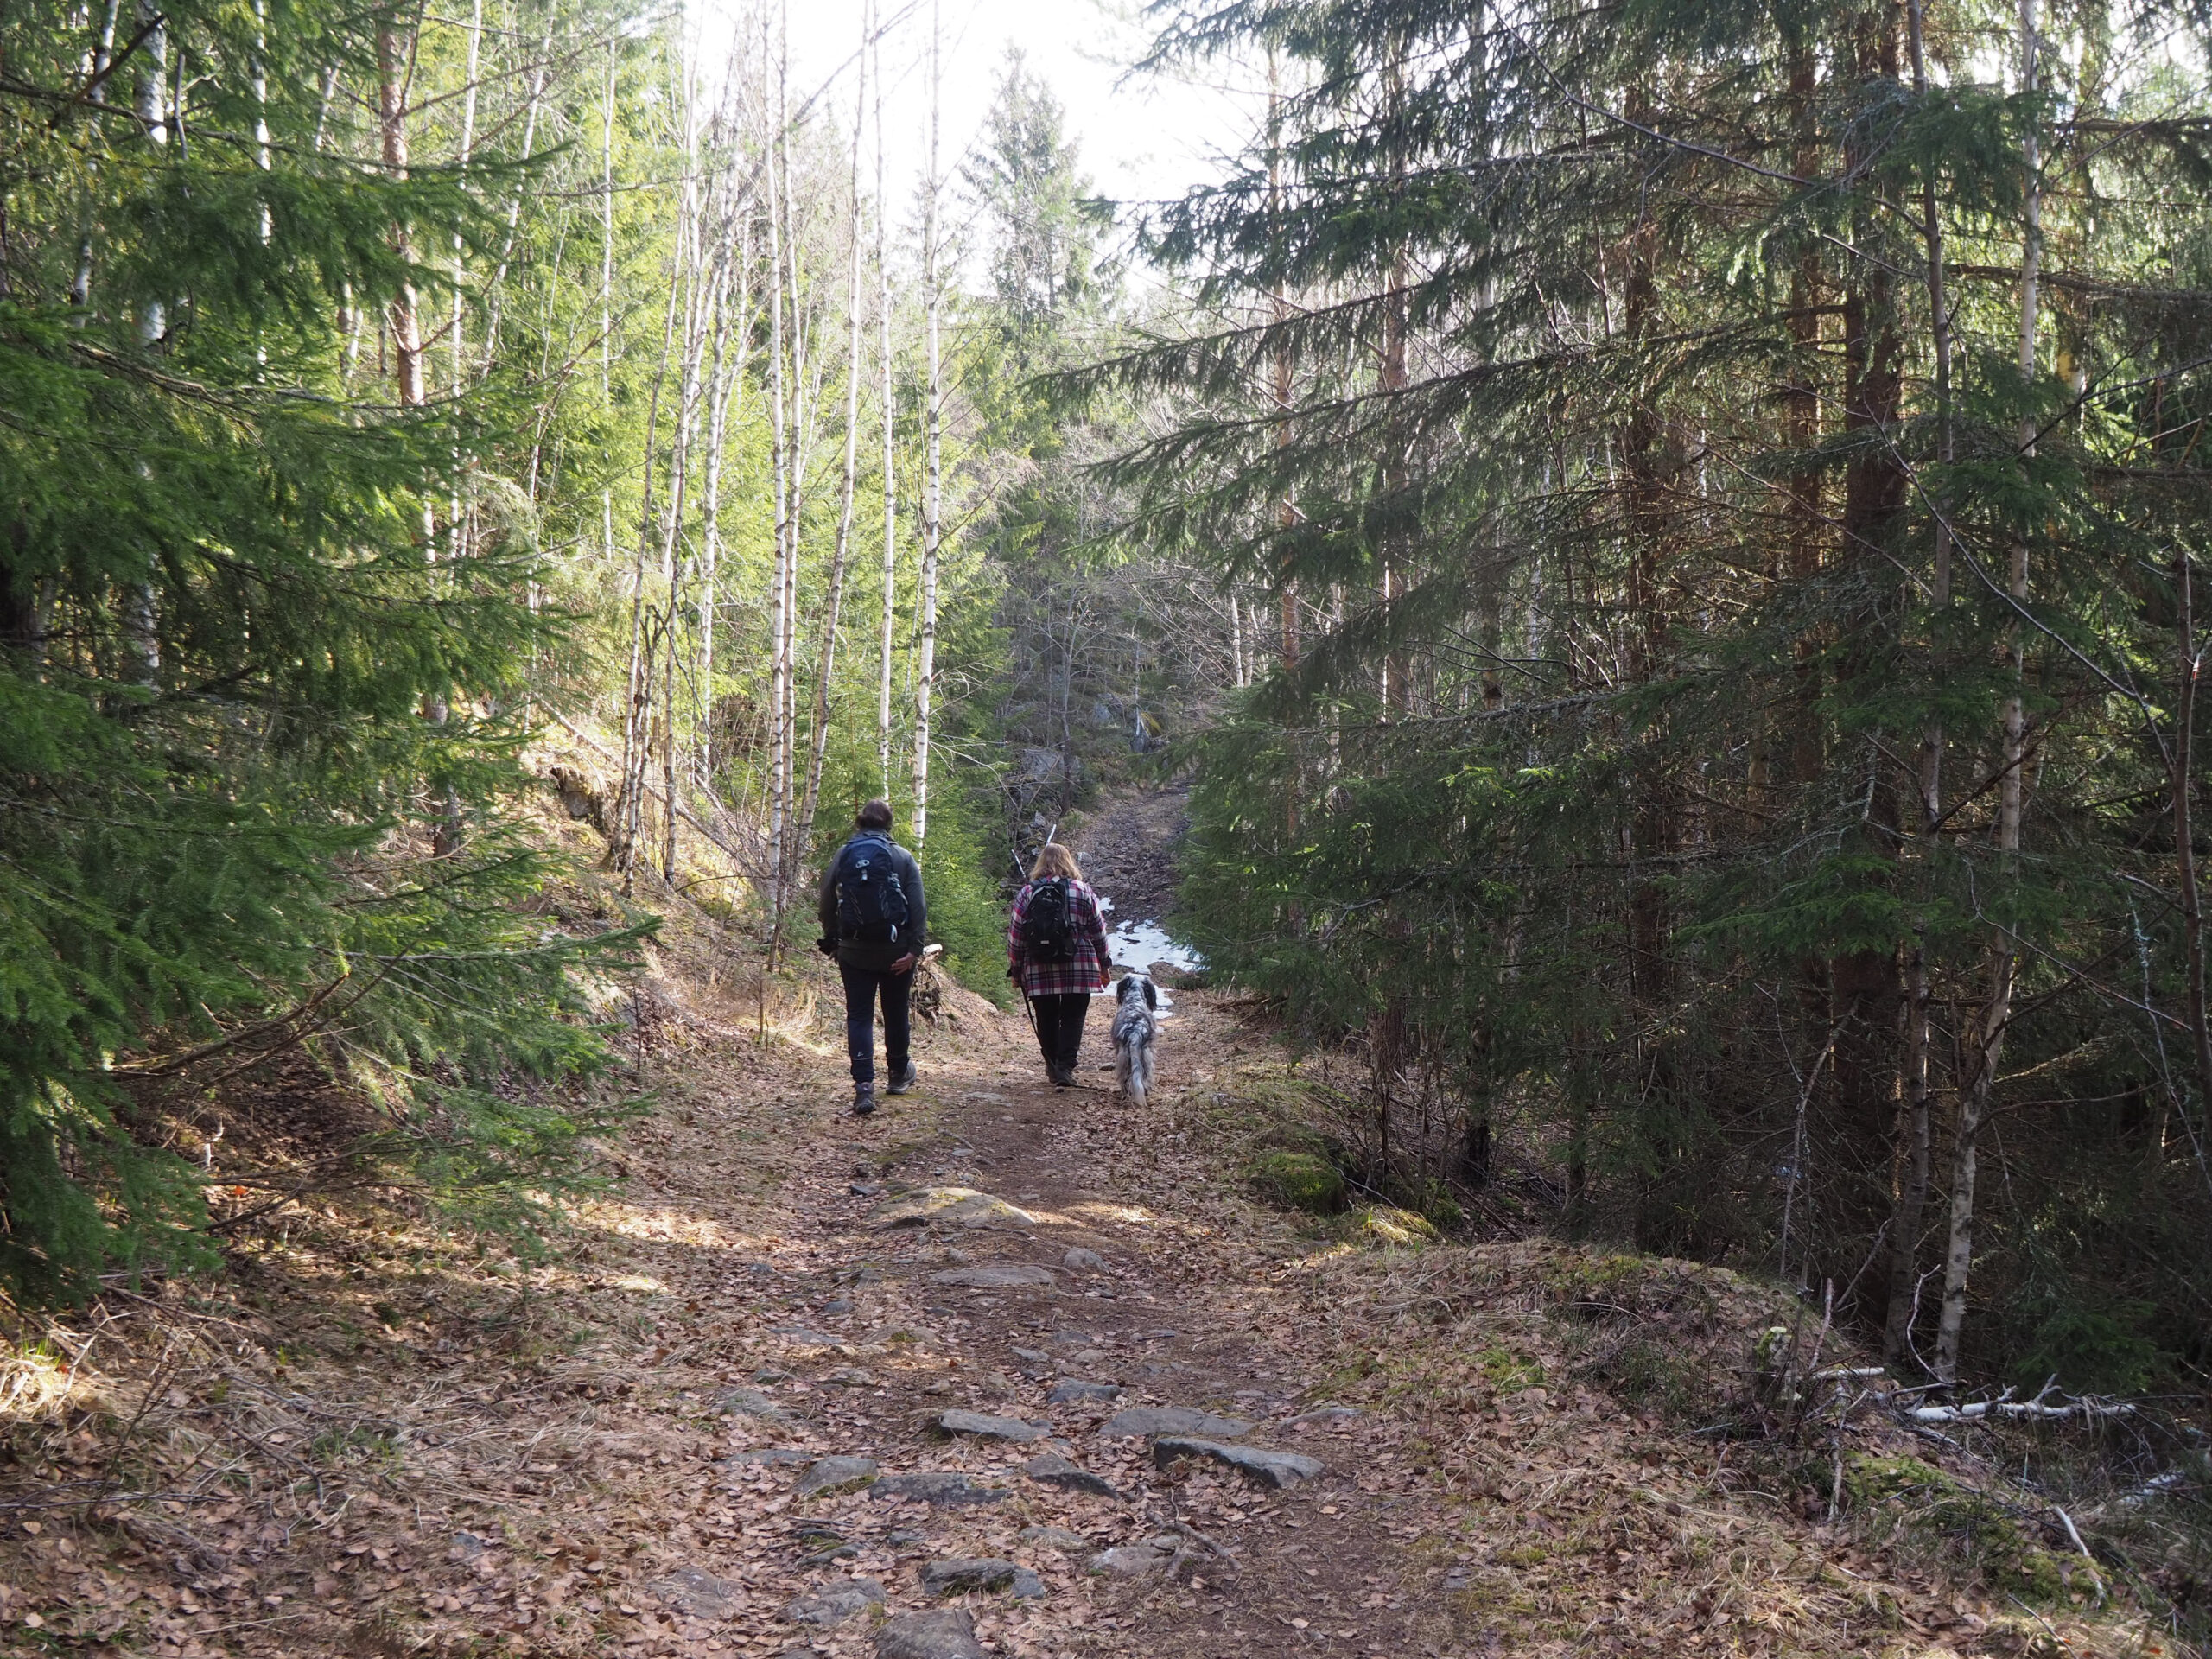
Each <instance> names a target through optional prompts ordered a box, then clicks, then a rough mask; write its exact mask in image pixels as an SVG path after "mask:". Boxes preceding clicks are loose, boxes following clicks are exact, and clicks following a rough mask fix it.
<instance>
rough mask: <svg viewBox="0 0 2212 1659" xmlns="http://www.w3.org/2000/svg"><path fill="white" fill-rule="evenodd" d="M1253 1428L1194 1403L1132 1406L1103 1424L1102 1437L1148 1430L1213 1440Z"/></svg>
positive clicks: (1121, 1437)
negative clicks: (1199, 1408) (1200, 1408)
mask: <svg viewBox="0 0 2212 1659" xmlns="http://www.w3.org/2000/svg"><path fill="white" fill-rule="evenodd" d="M1251 1432H1252V1425H1251V1424H1250V1422H1249V1421H1246V1420H1245V1419H1244V1418H1242V1417H1217V1416H1215V1415H1214V1414H1213V1413H1211V1412H1210V1411H1200V1410H1198V1408H1196V1407H1194V1406H1131V1407H1129V1408H1127V1409H1126V1410H1122V1411H1117V1412H1116V1413H1115V1414H1113V1415H1112V1416H1111V1417H1109V1418H1108V1419H1107V1420H1106V1421H1105V1423H1104V1424H1103V1426H1102V1427H1100V1429H1099V1431H1098V1433H1099V1435H1100V1436H1101V1438H1103V1439H1105V1440H1135V1439H1137V1438H1138V1437H1140V1436H1141V1435H1146V1434H1202V1435H1205V1437H1207V1438H1208V1439H1210V1440H1235V1439H1236V1437H1237V1436H1238V1435H1240V1434H1249V1433H1251Z"/></svg>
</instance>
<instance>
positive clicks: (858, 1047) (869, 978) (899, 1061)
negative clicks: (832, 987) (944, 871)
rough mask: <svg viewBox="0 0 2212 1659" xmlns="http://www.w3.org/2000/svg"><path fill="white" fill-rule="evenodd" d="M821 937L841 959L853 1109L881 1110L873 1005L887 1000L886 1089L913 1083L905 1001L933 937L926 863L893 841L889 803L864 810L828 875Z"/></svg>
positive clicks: (900, 1089)
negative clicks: (888, 1073)
mask: <svg viewBox="0 0 2212 1659" xmlns="http://www.w3.org/2000/svg"><path fill="white" fill-rule="evenodd" d="M818 908H819V912H820V918H821V922H822V937H821V938H819V939H817V941H816V942H815V944H816V948H817V949H818V950H821V951H822V952H823V955H825V956H833V957H836V958H837V971H838V972H839V973H840V974H841V975H842V976H843V977H844V981H845V1047H846V1050H847V1052H849V1053H850V1054H851V1056H852V1059H853V1110H854V1111H855V1113H857V1114H858V1115H859V1116H862V1117H865V1116H868V1114H869V1113H870V1112H872V1111H874V1109H875V1004H876V999H877V998H878V997H879V996H880V997H881V998H882V1001H883V1057H884V1058H885V1060H886V1061H887V1062H888V1063H889V1066H890V1071H891V1080H890V1082H889V1083H888V1084H887V1085H886V1086H885V1089H884V1092H885V1093H886V1094H890V1095H903V1094H905V1093H906V1091H907V1090H909V1089H911V1088H912V1087H913V1086H914V1062H913V1060H912V1058H911V1057H910V1055H909V1053H908V1047H909V1045H910V1044H911V1042H912V1026H911V1024H910V1022H909V1020H907V1017H906V1000H907V996H908V995H909V993H911V992H912V989H913V988H914V964H915V963H917V962H918V961H919V960H920V959H921V952H922V942H923V940H925V939H926V938H928V937H929V925H930V907H929V901H928V900H927V899H925V898H924V897H923V896H922V872H921V867H920V866H919V865H918V864H916V863H915V862H914V855H912V853H910V852H908V851H907V850H906V849H905V848H904V847H901V846H899V844H898V843H897V842H894V841H893V840H892V839H891V805H890V803H888V802H887V801H870V802H869V803H868V804H867V805H866V806H864V807H862V808H861V810H860V818H859V822H858V829H857V832H856V833H855V835H854V836H853V838H852V839H851V840H850V841H849V842H846V843H845V844H844V845H843V846H842V848H840V849H838V851H837V855H836V857H835V858H833V859H831V860H830V861H829V868H826V869H824V870H823V872H822V901H821V904H820V906H819V907H818Z"/></svg>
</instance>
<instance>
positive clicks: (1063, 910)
mask: <svg viewBox="0 0 2212 1659" xmlns="http://www.w3.org/2000/svg"><path fill="white" fill-rule="evenodd" d="M1072 909H1073V906H1072V905H1071V903H1070V900H1069V898H1068V884H1067V878H1066V877H1065V876H1054V877H1052V879H1050V880H1045V881H1039V883H1038V884H1037V885H1036V886H1035V887H1032V888H1030V889H1029V904H1028V906H1027V908H1026V909H1024V910H1023V911H1022V912H1021V950H1022V954H1023V955H1025V956H1027V957H1028V958H1029V959H1030V960H1031V961H1032V962H1068V961H1071V960H1072V959H1073V958H1074V956H1075V918H1074V917H1073V915H1072V914H1071V913H1070V912H1071V910H1072Z"/></svg>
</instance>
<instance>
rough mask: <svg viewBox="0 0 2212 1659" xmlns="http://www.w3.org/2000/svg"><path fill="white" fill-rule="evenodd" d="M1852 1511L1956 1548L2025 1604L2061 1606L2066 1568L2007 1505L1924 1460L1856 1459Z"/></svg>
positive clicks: (1850, 1479) (1850, 1471)
mask: <svg viewBox="0 0 2212 1659" xmlns="http://www.w3.org/2000/svg"><path fill="white" fill-rule="evenodd" d="M1843 1490H1844V1493H1845V1496H1846V1497H1847V1498H1848V1499H1849V1500H1850V1503H1851V1506H1852V1508H1853V1509H1854V1510H1859V1511H1860V1512H1861V1513H1862V1514H1865V1515H1866V1516H1868V1517H1869V1518H1871V1519H1872V1520H1874V1521H1876V1522H1878V1523H1879V1522H1882V1521H1884V1520H1887V1521H1890V1522H1893V1523H1894V1524H1896V1525H1897V1526H1898V1527H1900V1528H1902V1529H1907V1530H1910V1531H1911V1532H1915V1533H1917V1534H1920V1535H1922V1536H1923V1537H1924V1538H1928V1539H1929V1540H1930V1541H1942V1542H1943V1543H1947V1544H1950V1545H1953V1546H1955V1547H1956V1548H1958V1549H1959V1551H1960V1553H1961V1554H1962V1555H1963V1556H1964V1557H1965V1558H1966V1559H1967V1560H1970V1561H1972V1562H1974V1563H1975V1564H1977V1565H1979V1566H1980V1568H1981V1570H1982V1571H1983V1572H1984V1573H1986V1574H1987V1575H1988V1577H1989V1579H1990V1580H1991V1581H1992V1582H1993V1584H1995V1585H1996V1586H1998V1587H1999V1588H2000V1589H2002V1590H2005V1591H2006V1592H2010V1593H2011V1594H2013V1595H2017V1596H2018V1597H2020V1598H2021V1599H2024V1600H2032V1601H2046V1602H2050V1601H2063V1599H2065V1596H2066V1590H2067V1586H2066V1576H2067V1575H2066V1573H2065V1571H2064V1563H2063V1562H2062V1561H2061V1560H2060V1559H2059V1558H2058V1557H2057V1556H2056V1555H2055V1554H2052V1553H2051V1552H2050V1550H2048V1549H2045V1548H2044V1547H2043V1546H2042V1545H2041V1544H2039V1543H2037V1541H2035V1539H2034V1538H2033V1537H2032V1536H2031V1535H2030V1533H2029V1531H2028V1529H2026V1528H2025V1527H2024V1526H2023V1525H2022V1524H2021V1522H2020V1519H2019V1517H2018V1516H2016V1515H2014V1514H2013V1513H2012V1511H2011V1510H2008V1509H2007V1508H2006V1507H2005V1505H2004V1504H2003V1503H1999V1501H1998V1500H1997V1499H1995V1498H1993V1497H1990V1496H1989V1495H1988V1494H1987V1493H1986V1492H1978V1491H1974V1488H1972V1487H1971V1486H1968V1485H1967V1484H1965V1483H1963V1482H1962V1481H1960V1480H1959V1479H1957V1478H1955V1477H1953V1476H1951V1475H1948V1474H1945V1473H1944V1472H1943V1471H1942V1470H1941V1469H1938V1468H1936V1466H1935V1465H1933V1464H1929V1463H1923V1461H1921V1459H1918V1458H1910V1457H1891V1458H1883V1457H1875V1456H1873V1455H1872V1454H1871V1453H1867V1452H1855V1453H1853V1455H1852V1457H1851V1459H1850V1460H1849V1461H1848V1462H1847V1463H1846V1465H1844V1474H1843Z"/></svg>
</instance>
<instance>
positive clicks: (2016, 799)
mask: <svg viewBox="0 0 2212 1659" xmlns="http://www.w3.org/2000/svg"><path fill="white" fill-rule="evenodd" d="M2041 51H2042V42H2041V40H2040V39H2039V37H2038V35H2037V22H2036V0H2020V84H2021V90H2022V91H2023V92H2026V93H2028V94H2029V95H2030V96H2031V97H2032V96H2033V95H2034V93H2035V92H2036V87H2037V76H2038V70H2039V65H2038V63H2037V59H2038V57H2039V55H2040V54H2041ZM2039 152H2040V146H2039V144H2038V142H2037V134H2036V130H2035V129H2034V128H2033V127H2032V126H2031V127H2030V128H2029V130H2028V133H2027V137H2025V138H2024V139H2023V140H2022V142H2021V146H2020V165H2021V171H2022V174H2023V175H2024V182H2025V186H2026V189H2025V192H2024V194H2025V202H2024V206H2025V209H2026V212H2025V226H2024V234H2023V236H2022V239H2021V247H2020V359H2019V368H2020V379H2021V383H2022V385H2023V388H2025V387H2026V386H2027V385H2029V384H2031V382H2032V380H2033V378H2034V376H2035V371H2036V330H2037V321H2038V316H2037V313H2038V308H2039V300H2040V296H2039V292H2038V279H2039V277H2040V274H2041V265H2042V262H2043V188H2042V162H2041V157H2040V153H2039ZM2035 437H2036V424H2035V415H2034V412H2033V410H2032V408H2031V410H2029V411H2028V412H2027V413H2025V414H2024V415H2023V416H2021V418H2020V457H2021V461H2022V462H2023V464H2025V463H2026V462H2028V461H2030V460H2031V458H2032V457H2033V456H2034V454H2035ZM2011 567H2012V568H2011V569H2010V571H2009V572H2008V580H2007V582H2006V591H2007V592H2008V593H2009V594H2010V595H2011V597H2012V602H2013V605H2014V606H2015V607H2019V606H2022V605H2024V604H2025V603H2026V602H2027V598H2028V544H2027V538H2026V536H2025V534H2024V532H2023V533H2022V534H2021V535H2019V536H2016V537H2014V538H2013V541H2012V559H2011ZM2006 633H2007V644H2006V655H2007V656H2008V657H2009V658H2010V659H2011V664H2012V677H2013V680H2014V683H2015V689H2014V690H2013V692H2012V695H2011V696H2008V697H2006V698H2005V715H2004V720H2005V751H2004V759H2003V766H2004V770H2003V772H2002V774H2001V776H2000V777H1999V779H1998V785H1997V855H1998V859H1999V863H2000V865H2001V866H2002V868H2003V871H2004V874H2005V878H2006V879H2007V880H2008V881H2009V880H2010V879H2011V878H2012V876H2013V875H2014V874H2015V873H2016V871H2017V868H2018V863H2019V854H2020V809H2021V781H2022V780H2021V772H2022V771H2023V769H2024V765H2025V762H2026V759H2027V743H2026V737H2027V726H2026V719H2025V710H2024V707H2023V704H2022V702H2021V694H2020V690H2019V689H2018V686H2019V683H2020V682H2021V681H2023V680H2024V677H2025V675H2026V671H2027V639H2026V635H2025V634H2024V632H2023V631H2022V630H2021V627H2020V625H2019V622H2018V618H2017V616H2016V617H2015V619H2014V620H2013V621H2012V623H2011V625H2010V626H2009V627H2008V628H2007V630H2006ZM2017 968H2018V951H2017V947H2016V946H2015V944H2014V943H2013V938H2012V930H2011V929H2010V928H2008V927H2005V926H2004V925H2001V924H2000V925H1999V926H1998V928H1997V930H1996V932H1995V936H1994V938H1993V939H1992V940H1991V944H1990V957H1989V999H1988V1001H1986V1003H1985V1004H1984V1005H1983V1007H1982V1014H1981V1022H1980V1043H1979V1045H1978V1047H1977V1052H1976V1054H1975V1057H1974V1073H1973V1078H1972V1081H1971V1083H1970V1084H1968V1086H1967V1088H1966V1089H1965V1090H1963V1091H1962V1097H1961V1100H1960V1102H1959V1122H1958V1128H1957V1131H1956V1134H1955V1138H1954V1140H1953V1142H1952V1147H1951V1217H1950V1234H1949V1238H1948V1245H1947V1248H1946V1249H1945V1251H1944V1255H1943V1308H1942V1313H1941V1315H1940V1316H1939V1317H1938V1319H1937V1322H1936V1377H1937V1379H1938V1380H1939V1381H1941V1382H1944V1383H1955V1382H1957V1381H1958V1376H1959V1344H1960V1340H1961V1335H1962V1333H1963V1332H1964V1331H1965V1328H1966V1317H1967V1274H1968V1273H1969V1272H1970V1271H1971V1270H1972V1268H1973V1266H1974V1174H1975V1160H1976V1146H1975V1142H1976V1140H1977V1138H1978V1137H1979V1135H1980V1132H1981V1124H1982V1120H1983V1118H1984V1117H1985V1116H1986V1115H1987V1113H1988V1109H1989V1097H1990V1091H1991V1090H1992V1089H1993V1087H1994V1086H1995V1084H1996V1081H1997V1066H1998V1062H1999V1059H2000V1058H2001V1057H2002V1056H2003V1054H2004V1052H2005V1030H2006V1027H2008V1025H2009V1024H2010V1023H2011V1020H2012V990H2013V980H2014V975H2015V972H2016V969H2017Z"/></svg>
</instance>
